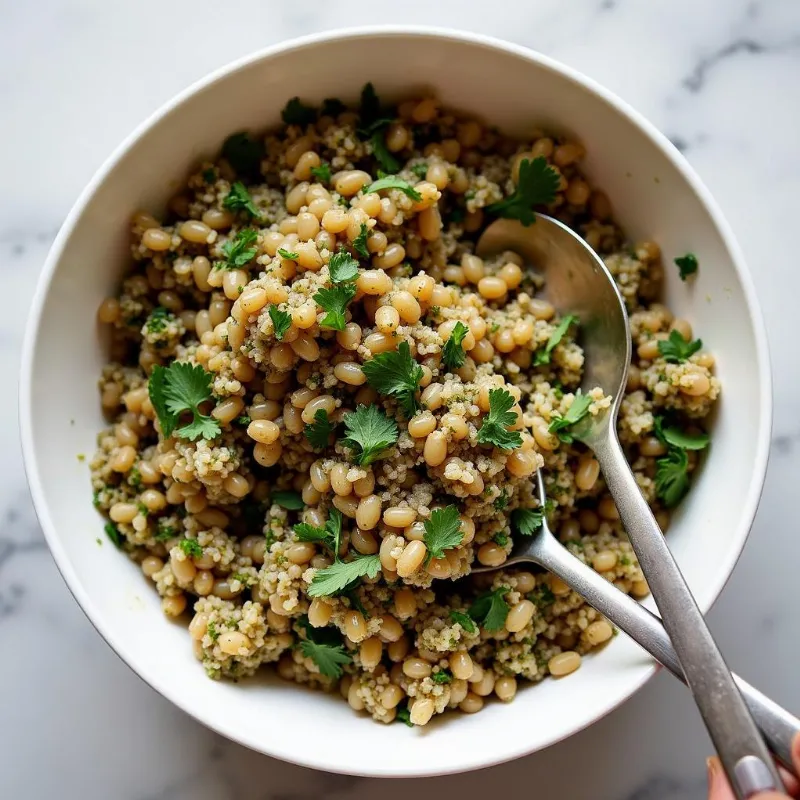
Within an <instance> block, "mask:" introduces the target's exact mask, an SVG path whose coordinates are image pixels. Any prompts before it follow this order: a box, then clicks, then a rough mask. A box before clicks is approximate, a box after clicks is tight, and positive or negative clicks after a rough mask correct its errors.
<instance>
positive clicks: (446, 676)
mask: <svg viewBox="0 0 800 800" xmlns="http://www.w3.org/2000/svg"><path fill="white" fill-rule="evenodd" d="M431 680H432V681H433V682H434V683H438V684H440V685H441V684H444V683H450V682H451V681H452V680H453V676H452V675H451V674H450V673H449V672H448V671H447V670H446V669H440V670H439V671H438V672H434V673H433V675H431Z"/></svg>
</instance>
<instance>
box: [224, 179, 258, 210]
mask: <svg viewBox="0 0 800 800" xmlns="http://www.w3.org/2000/svg"><path fill="white" fill-rule="evenodd" d="M222 206H223V208H227V209H230V210H231V211H245V212H246V213H247V214H249V215H250V216H251V217H260V216H261V213H260V212H259V210H258V207H257V206H256V204H255V203H254V202H253V198H252V197H250V192H248V191H247V189H245V186H244V184H243V183H241V181H236V182H235V183H234V184H233V186H231V190H230V192H228V194H227V195H226V196H225V199H224V200H223V201H222Z"/></svg>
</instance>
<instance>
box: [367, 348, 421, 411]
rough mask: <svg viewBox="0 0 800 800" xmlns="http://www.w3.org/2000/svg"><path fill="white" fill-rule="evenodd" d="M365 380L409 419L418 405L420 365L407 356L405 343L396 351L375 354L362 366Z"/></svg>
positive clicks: (409, 353)
mask: <svg viewBox="0 0 800 800" xmlns="http://www.w3.org/2000/svg"><path fill="white" fill-rule="evenodd" d="M361 368H362V370H363V371H364V375H366V377H367V383H369V385H370V386H371V387H372V388H373V389H375V390H376V391H377V392H379V393H380V394H383V395H386V396H388V397H394V398H395V399H396V400H397V402H398V403H399V404H400V407H401V408H402V409H403V411H404V412H405V414H406V416H407V417H408V418H409V419H411V417H413V416H414V412H415V411H416V410H417V408H418V407H419V404H418V403H417V399H416V391H417V389H419V382H420V381H421V380H422V375H423V372H422V367H421V366H420V365H419V364H417V362H416V361H415V360H414V359H413V358H412V357H411V350H410V348H409V346H408V342H400V345H399V346H398V348H397V350H390V351H388V352H386V353H379V354H378V355H377V356H374V357H373V358H371V359H370V360H369V361H366V362H365V363H364V364H363V365H362V367H361Z"/></svg>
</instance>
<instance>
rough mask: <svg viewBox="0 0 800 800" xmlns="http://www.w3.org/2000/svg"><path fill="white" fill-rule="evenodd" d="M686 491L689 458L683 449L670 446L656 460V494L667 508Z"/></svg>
mask: <svg viewBox="0 0 800 800" xmlns="http://www.w3.org/2000/svg"><path fill="white" fill-rule="evenodd" d="M688 491H689V458H688V456H687V455H686V451H685V450H681V449H679V448H677V447H671V448H670V449H669V451H668V452H667V454H666V456H664V457H663V458H659V459H658V460H657V461H656V494H657V495H658V497H659V498H660V499H661V501H662V502H663V503H664V505H665V506H666V507H667V508H673V507H674V506H676V505H678V503H680V501H681V500H683V498H684V497H685V495H686V493H687V492H688Z"/></svg>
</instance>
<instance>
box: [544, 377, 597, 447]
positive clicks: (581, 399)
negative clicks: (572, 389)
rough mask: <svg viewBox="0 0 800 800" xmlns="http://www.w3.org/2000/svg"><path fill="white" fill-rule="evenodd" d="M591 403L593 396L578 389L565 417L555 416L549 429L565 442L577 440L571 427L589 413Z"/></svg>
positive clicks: (569, 442)
mask: <svg viewBox="0 0 800 800" xmlns="http://www.w3.org/2000/svg"><path fill="white" fill-rule="evenodd" d="M591 404H592V398H591V397H590V396H589V395H588V394H583V393H582V392H581V390H580V389H578V393H577V394H576V395H575V399H574V400H573V401H572V405H571V406H570V407H569V408H568V409H567V413H566V414H564V416H563V417H554V418H553V420H552V421H551V423H550V427H549V429H548V430H549V431H550V433H554V434H555V435H556V436H558V438H559V439H560V440H561V441H562V442H564V443H565V444H571V443H572V442H574V441H575V437H574V435H573V434H572V432H571V430H570V429H571V428H572V426H573V425H576V424H577V423H578V422H580V421H581V420H582V419H583V418H584V417H585V416H586V415H587V414H588V413H589V406H590V405H591Z"/></svg>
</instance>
